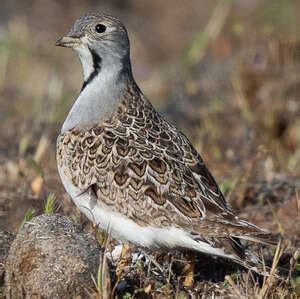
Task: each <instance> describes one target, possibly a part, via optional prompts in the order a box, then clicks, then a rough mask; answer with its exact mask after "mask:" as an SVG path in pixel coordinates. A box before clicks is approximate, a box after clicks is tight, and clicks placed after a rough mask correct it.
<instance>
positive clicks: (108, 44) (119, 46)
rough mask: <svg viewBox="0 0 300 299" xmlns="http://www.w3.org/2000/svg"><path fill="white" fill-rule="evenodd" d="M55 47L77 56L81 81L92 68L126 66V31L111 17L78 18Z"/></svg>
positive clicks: (94, 15) (127, 58)
mask: <svg viewBox="0 0 300 299" xmlns="http://www.w3.org/2000/svg"><path fill="white" fill-rule="evenodd" d="M56 45H57V46H61V47H68V48H73V49H74V50H75V51H76V52H77V53H78V55H79V58H80V60H81V63H82V66H83V73H84V77H85V80H86V79H87V78H88V77H89V76H90V74H91V73H92V72H93V71H94V70H95V68H101V67H103V66H105V67H108V68H109V67H114V66H122V65H124V64H126V63H128V64H130V63H129V51H130V46H129V39H128V35H127V31H126V28H125V27H124V25H123V24H122V23H121V22H120V21H119V20H118V19H117V18H115V17H112V16H108V15H102V14H90V15H85V16H82V17H80V18H79V19H78V20H76V22H75V23H74V25H73V27H72V28H71V30H70V31H69V33H67V34H66V35H65V36H63V37H62V38H60V39H59V40H58V41H57V42H56Z"/></svg>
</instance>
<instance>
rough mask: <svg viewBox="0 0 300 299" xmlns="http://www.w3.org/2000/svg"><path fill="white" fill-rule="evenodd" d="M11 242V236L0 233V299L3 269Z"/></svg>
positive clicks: (6, 233)
mask: <svg viewBox="0 0 300 299" xmlns="http://www.w3.org/2000/svg"><path fill="white" fill-rule="evenodd" d="M13 240H14V235H13V234H11V233H10V232H6V231H0V298H2V297H1V296H3V294H2V286H3V283H4V269H5V262H6V257H7V255H8V251H9V248H10V246H11V243H12V241H13Z"/></svg>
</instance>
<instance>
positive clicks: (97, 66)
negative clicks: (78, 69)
mask: <svg viewBox="0 0 300 299" xmlns="http://www.w3.org/2000/svg"><path fill="white" fill-rule="evenodd" d="M89 50H90V53H91V55H92V59H93V69H94V70H93V71H92V72H91V74H90V75H89V77H88V78H87V79H86V80H85V81H84V82H83V85H82V87H81V90H80V92H82V91H83V90H84V89H85V87H86V86H87V85H88V84H89V83H91V82H92V81H93V79H94V78H95V77H96V76H97V75H98V74H99V73H100V70H101V61H102V59H101V57H100V56H99V55H98V54H97V53H96V52H95V51H94V50H92V49H91V48H89Z"/></svg>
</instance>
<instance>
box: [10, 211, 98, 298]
mask: <svg viewBox="0 0 300 299" xmlns="http://www.w3.org/2000/svg"><path fill="white" fill-rule="evenodd" d="M99 255H100V247H99V245H98V243H97V241H96V239H95V238H94V237H93V236H92V235H91V234H89V233H87V232H85V231H83V230H82V228H81V227H80V226H79V225H77V224H75V223H73V222H72V221H71V220H70V219H68V218H67V217H65V216H61V215H59V214H54V215H41V216H38V217H35V218H33V219H32V220H31V221H30V222H27V223H26V224H25V225H24V227H23V229H22V230H21V231H20V232H19V233H18V235H17V236H16V239H15V240H14V242H13V244H12V246H11V248H10V251H9V255H8V257H7V260H6V269H5V288H6V289H5V292H6V296H7V299H9V298H32V296H38V297H42V298H73V297H74V296H79V295H80V296H81V298H85V297H88V298H89V293H93V290H95V285H94V283H93V280H92V277H94V278H95V279H96V277H97V270H98V265H99ZM96 280H97V279H96Z"/></svg>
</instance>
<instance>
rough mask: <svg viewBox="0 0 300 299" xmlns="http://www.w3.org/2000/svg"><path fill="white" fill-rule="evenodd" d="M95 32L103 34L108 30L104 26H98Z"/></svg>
mask: <svg viewBox="0 0 300 299" xmlns="http://www.w3.org/2000/svg"><path fill="white" fill-rule="evenodd" d="M95 30H96V32H97V33H103V32H105V30H106V26H105V25H103V24H97V25H96V27H95Z"/></svg>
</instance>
